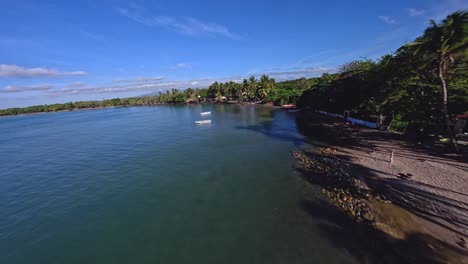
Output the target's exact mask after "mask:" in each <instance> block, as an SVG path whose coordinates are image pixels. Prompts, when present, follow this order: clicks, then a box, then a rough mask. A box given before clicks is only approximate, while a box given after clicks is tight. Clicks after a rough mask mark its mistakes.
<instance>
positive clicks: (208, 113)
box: [200, 112, 211, 115]
mask: <svg viewBox="0 0 468 264" xmlns="http://www.w3.org/2000/svg"><path fill="white" fill-rule="evenodd" d="M200 115H211V112H201V113H200Z"/></svg>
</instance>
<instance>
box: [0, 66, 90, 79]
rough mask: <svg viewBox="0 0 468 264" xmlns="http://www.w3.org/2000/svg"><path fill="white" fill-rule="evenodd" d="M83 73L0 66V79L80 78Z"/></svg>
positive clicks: (84, 73)
mask: <svg viewBox="0 0 468 264" xmlns="http://www.w3.org/2000/svg"><path fill="white" fill-rule="evenodd" d="M86 74H88V73H87V72H84V71H69V72H67V71H59V70H56V69H48V68H25V67H21V66H18V65H10V64H0V77H16V78H32V77H55V76H82V75H86Z"/></svg>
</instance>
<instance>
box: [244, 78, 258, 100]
mask: <svg viewBox="0 0 468 264" xmlns="http://www.w3.org/2000/svg"><path fill="white" fill-rule="evenodd" d="M257 86H258V83H257V79H255V77H254V76H250V78H249V85H248V86H247V96H248V97H249V101H250V100H252V99H253V100H256V98H255V95H256V94H255V92H256V91H257Z"/></svg>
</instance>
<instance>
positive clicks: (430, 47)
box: [407, 11, 468, 149]
mask: <svg viewBox="0 0 468 264" xmlns="http://www.w3.org/2000/svg"><path fill="white" fill-rule="evenodd" d="M430 23H431V26H430V27H429V28H428V29H426V31H425V32H424V34H423V35H422V36H421V37H419V38H418V39H416V41H414V42H412V43H409V44H408V45H407V46H408V47H410V48H414V53H415V54H416V55H418V56H421V58H422V59H423V60H424V61H425V62H426V63H428V64H430V65H433V66H434V68H436V69H437V74H438V77H439V79H440V84H441V90H442V114H443V116H444V120H445V126H446V129H447V134H448V137H449V138H450V144H451V145H452V146H453V147H454V148H455V149H457V145H456V142H455V141H454V139H453V132H452V129H451V127H450V117H449V112H448V106H447V103H448V88H447V81H446V74H447V69H448V68H449V66H450V65H451V64H452V63H454V62H455V59H457V58H459V57H460V56H466V55H468V12H467V11H458V12H455V13H453V14H451V15H449V16H447V18H446V19H444V20H443V21H442V23H441V24H438V23H437V22H435V21H434V20H431V22H430Z"/></svg>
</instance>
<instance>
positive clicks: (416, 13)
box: [408, 8, 426, 17]
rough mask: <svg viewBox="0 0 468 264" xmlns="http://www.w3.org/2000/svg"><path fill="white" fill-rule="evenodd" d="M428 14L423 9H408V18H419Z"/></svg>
mask: <svg viewBox="0 0 468 264" xmlns="http://www.w3.org/2000/svg"><path fill="white" fill-rule="evenodd" d="M425 13H426V10H423V9H421V10H420V9H416V8H409V9H408V16H410V17H417V16H422V15H424V14H425Z"/></svg>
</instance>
